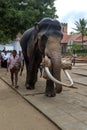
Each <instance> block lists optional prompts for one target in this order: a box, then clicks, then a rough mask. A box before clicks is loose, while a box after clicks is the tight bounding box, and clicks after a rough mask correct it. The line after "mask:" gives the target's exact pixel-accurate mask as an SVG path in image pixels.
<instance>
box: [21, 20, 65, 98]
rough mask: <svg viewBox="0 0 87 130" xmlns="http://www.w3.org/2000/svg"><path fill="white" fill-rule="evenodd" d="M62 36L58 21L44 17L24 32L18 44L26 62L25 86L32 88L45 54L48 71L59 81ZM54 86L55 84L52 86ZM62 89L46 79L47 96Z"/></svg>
mask: <svg viewBox="0 0 87 130" xmlns="http://www.w3.org/2000/svg"><path fill="white" fill-rule="evenodd" d="M62 37H63V34H62V32H61V24H60V22H59V21H57V20H54V19H51V18H44V19H42V20H41V21H40V22H38V23H35V26H34V27H33V28H31V29H29V30H27V31H26V32H24V34H23V36H22V38H21V41H20V44H21V47H22V50H23V54H24V59H25V64H26V70H27V71H26V72H27V74H26V88H27V89H34V88H35V83H36V81H37V73H38V68H39V66H40V63H41V61H42V57H45V56H47V57H48V58H49V59H50V60H51V68H50V72H51V73H52V75H53V76H54V77H55V78H56V79H58V80H60V81H61V47H60V42H61V39H62ZM54 86H56V87H55V88H56V89H55V88H54ZM61 91H62V85H60V84H56V85H55V84H54V82H53V81H52V80H50V79H49V80H47V81H46V92H45V94H46V95H47V96H55V95H56V92H58V93H60V92H61Z"/></svg>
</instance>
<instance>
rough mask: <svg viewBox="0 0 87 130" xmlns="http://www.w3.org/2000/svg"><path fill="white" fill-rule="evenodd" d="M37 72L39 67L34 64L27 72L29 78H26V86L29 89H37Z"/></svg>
mask: <svg viewBox="0 0 87 130" xmlns="http://www.w3.org/2000/svg"><path fill="white" fill-rule="evenodd" d="M37 73H38V68H37V66H33V68H32V69H31V70H30V69H29V70H28V72H27V79H26V88H27V89H31V90H33V89H35V83H36V81H37Z"/></svg>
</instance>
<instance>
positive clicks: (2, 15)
mask: <svg viewBox="0 0 87 130" xmlns="http://www.w3.org/2000/svg"><path fill="white" fill-rule="evenodd" d="M54 1H55V0H23V2H21V0H0V43H4V42H7V41H9V40H13V39H14V38H15V37H16V35H17V34H18V33H19V32H20V33H23V32H24V31H25V30H27V29H29V28H30V27H32V26H33V25H34V23H35V22H36V21H39V20H41V19H42V18H44V17H51V18H58V16H57V15H56V14H55V13H56V8H55V7H54ZM24 3H26V5H25V4H24Z"/></svg>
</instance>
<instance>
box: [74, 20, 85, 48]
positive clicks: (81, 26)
mask: <svg viewBox="0 0 87 130" xmlns="http://www.w3.org/2000/svg"><path fill="white" fill-rule="evenodd" d="M75 25H76V28H73V29H74V30H75V31H76V32H77V33H81V34H82V44H83V37H84V36H86V35H87V27H86V26H87V20H86V19H84V18H83V19H79V22H78V21H76V22H75ZM82 46H83V45H82Z"/></svg>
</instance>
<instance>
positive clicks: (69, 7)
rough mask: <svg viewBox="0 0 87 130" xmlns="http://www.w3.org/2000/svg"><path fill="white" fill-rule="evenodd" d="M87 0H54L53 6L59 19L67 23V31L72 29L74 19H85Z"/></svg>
mask: <svg viewBox="0 0 87 130" xmlns="http://www.w3.org/2000/svg"><path fill="white" fill-rule="evenodd" d="M86 1H87V0H56V1H55V6H56V9H57V15H58V16H59V21H60V22H62V23H68V33H69V32H71V31H74V30H73V29H72V28H73V27H75V24H74V23H75V21H79V18H81V19H82V18H84V19H87V4H86Z"/></svg>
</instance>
